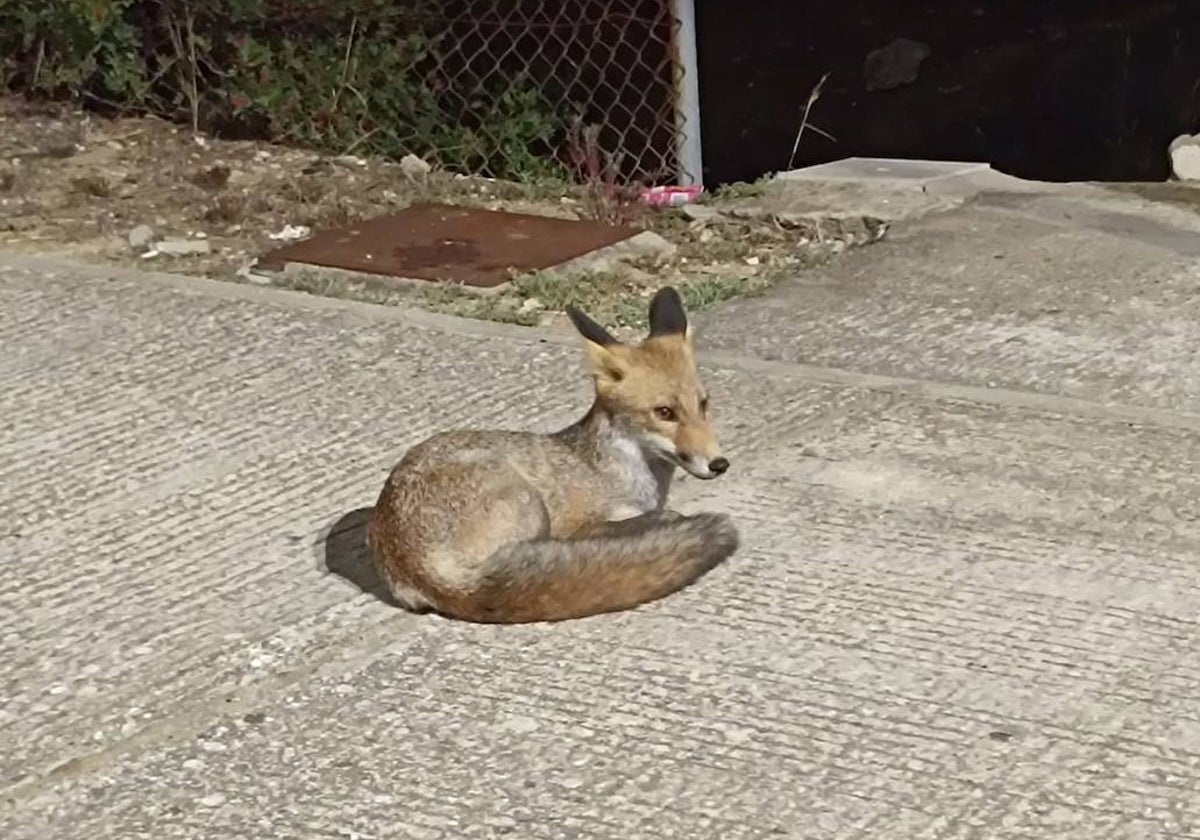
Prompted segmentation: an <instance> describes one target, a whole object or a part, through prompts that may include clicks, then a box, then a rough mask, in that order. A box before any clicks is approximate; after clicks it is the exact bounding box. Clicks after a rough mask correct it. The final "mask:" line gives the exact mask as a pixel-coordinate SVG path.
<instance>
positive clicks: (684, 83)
mask: <svg viewBox="0 0 1200 840" xmlns="http://www.w3.org/2000/svg"><path fill="white" fill-rule="evenodd" d="M671 15H672V17H673V18H674V19H675V20H674V21H673V26H672V31H673V32H674V33H675V39H674V41H675V43H674V49H673V50H672V51H671V52H672V59H673V62H672V63H673V64H674V67H675V156H676V159H677V160H678V161H679V173H678V177H679V184H680V186H685V187H687V186H692V185H696V186H699V185H701V184H703V183H704V156H703V150H702V148H701V143H700V68H699V64H700V63H699V61H698V59H697V56H696V2H695V0H671Z"/></svg>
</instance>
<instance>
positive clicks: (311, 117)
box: [0, 0, 566, 180]
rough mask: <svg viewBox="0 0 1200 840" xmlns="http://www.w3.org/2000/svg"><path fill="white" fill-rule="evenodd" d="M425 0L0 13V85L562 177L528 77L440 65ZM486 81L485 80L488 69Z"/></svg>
mask: <svg viewBox="0 0 1200 840" xmlns="http://www.w3.org/2000/svg"><path fill="white" fill-rule="evenodd" d="M440 6H441V4H440V3H439V2H438V0H409V2H397V1H396V0H204V1H203V2H201V0H108V2H104V1H103V0H42V3H41V4H40V5H38V4H35V3H31V2H30V1H29V0H0V56H4V58H0V83H3V84H4V86H5V87H6V88H7V89H9V90H11V91H17V92H23V93H26V94H31V95H38V96H54V97H71V98H76V99H80V100H83V101H85V102H88V103H91V104H93V105H102V106H107V107H109V108H110V109H115V110H121V111H130V112H150V113H156V114H160V115H162V116H166V117H169V118H171V119H177V120H185V121H189V122H191V123H193V124H194V125H195V126H196V127H197V128H205V129H208V130H213V131H216V132H218V133H224V134H235V135H240V136H260V137H266V138H270V139H276V140H283V141H289V142H293V143H298V144H303V145H308V146H312V147H314V148H318V149H322V150H327V151H332V152H337V153H344V152H350V151H354V152H357V153H373V154H382V155H387V156H393V157H398V156H401V155H404V154H408V153H412V154H417V155H420V156H422V157H425V158H428V159H431V160H434V161H436V162H438V163H440V164H441V165H442V166H445V167H446V168H449V169H455V170H459V171H469V172H478V173H482V174H485V175H491V176H494V177H505V178H516V179H519V180H529V179H538V178H544V177H556V176H561V175H562V171H561V168H560V167H559V166H558V164H557V163H555V162H554V161H553V159H552V154H551V153H552V151H553V149H554V148H555V145H556V143H557V142H558V141H559V140H561V138H562V136H563V133H564V131H565V127H566V124H565V121H564V119H563V118H562V116H561V115H559V114H557V113H556V112H555V110H554V109H553V108H552V107H551V106H550V105H549V104H548V103H547V101H546V99H545V97H544V96H543V95H542V93H541V91H540V89H539V87H538V86H537V85H535V84H533V83H532V82H531V81H530V80H528V79H516V80H502V79H500V78H498V77H497V76H490V77H480V76H479V75H477V74H475V73H474V72H473V71H472V69H471V67H470V64H469V63H468V62H464V61H459V62H458V64H457V65H455V63H454V60H453V55H454V53H453V50H451V49H449V48H450V47H451V46H452V45H451V44H450V43H448V40H447V34H448V31H449V30H448V29H447V26H446V22H445V21H444V20H442V19H441V18H440V16H439V12H438V9H439V8H440ZM490 69H493V68H489V70H490Z"/></svg>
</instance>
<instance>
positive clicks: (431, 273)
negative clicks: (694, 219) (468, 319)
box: [258, 204, 638, 288]
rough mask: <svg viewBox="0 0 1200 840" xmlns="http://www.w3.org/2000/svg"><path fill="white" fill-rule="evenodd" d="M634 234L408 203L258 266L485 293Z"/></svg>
mask: <svg viewBox="0 0 1200 840" xmlns="http://www.w3.org/2000/svg"><path fill="white" fill-rule="evenodd" d="M637 232H638V231H636V230H634V229H632V228H626V227H614V226H613V225H606V224H601V223H599V222H587V221H572V220H568V219H549V218H546V217H544V216H530V215H525V214H522V213H503V212H499V211H495V210H475V209H472V208H468V207H454V206H451V205H447V204H414V205H413V206H411V207H409V208H407V209H405V210H402V211H400V212H399V213H393V214H390V215H387V216H380V217H378V218H375V219H369V220H367V221H364V222H358V223H355V224H352V225H347V226H346V227H341V228H332V229H330V230H324V231H317V232H316V233H315V234H313V236H312V237H311V238H309V239H306V240H304V241H303V242H295V243H292V244H291V245H285V246H283V247H282V248H277V249H275V250H274V251H270V252H268V253H267V254H265V255H263V257H262V258H261V259H259V261H258V267H259V268H262V269H267V270H275V271H278V270H282V269H283V267H284V265H285V264H287V263H304V264H307V265H317V266H324V267H327V268H340V269H345V270H347V271H355V272H366V273H369V274H380V275H385V276H391V277H403V278H405V279H414V280H437V281H443V282H448V283H463V284H465V285H468V286H477V287H480V288H491V287H494V286H499V285H501V284H502V283H506V282H508V280H509V279H511V274H512V273H513V272H516V273H518V274H521V273H526V272H530V271H540V270H542V269H545V268H550V267H552V266H556V265H559V264H561V263H564V262H566V261H568V260H572V259H574V258H576V257H581V256H583V255H584V254H587V253H590V252H591V251H595V250H596V249H598V248H603V247H605V246H608V245H615V244H616V243H618V242H620V241H622V240H624V239H628V238H629V237H630V236H633V235H634V234H636V233H637Z"/></svg>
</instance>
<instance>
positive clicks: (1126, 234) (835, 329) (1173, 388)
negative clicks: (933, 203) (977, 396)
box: [698, 188, 1200, 412]
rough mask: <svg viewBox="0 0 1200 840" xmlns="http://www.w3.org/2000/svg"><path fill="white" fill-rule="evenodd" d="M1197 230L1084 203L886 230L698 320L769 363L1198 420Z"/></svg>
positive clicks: (1048, 202)
mask: <svg viewBox="0 0 1200 840" xmlns="http://www.w3.org/2000/svg"><path fill="white" fill-rule="evenodd" d="M1198 290H1200V216H1198V215H1197V214H1195V213H1193V212H1191V211H1187V210H1181V209H1178V208H1173V207H1170V206H1168V205H1164V204H1156V203H1153V202H1148V201H1142V200H1140V199H1136V198H1131V197H1127V196H1123V195H1115V194H1106V193H1104V192H1103V191H1098V190H1094V189H1089V190H1087V191H1086V192H1076V191H1075V190H1074V188H1068V189H1064V190H1063V191H1062V192H1060V193H1057V194H1021V193H988V194H983V195H980V196H978V197H976V198H975V199H973V200H972V201H970V202H968V204H966V205H965V206H963V207H961V208H958V209H955V210H952V211H948V212H942V213H937V214H933V215H928V216H924V217H922V218H919V219H914V220H909V221H904V222H897V223H896V224H895V225H893V226H892V228H891V229H890V230H889V232H888V235H887V237H886V238H885V239H884V240H883V241H881V242H879V243H878V244H876V245H872V246H871V247H869V248H863V249H857V250H855V251H853V252H851V253H848V254H847V255H846V256H844V257H843V258H841V259H838V260H836V261H834V262H832V263H829V264H828V265H827V266H824V267H821V268H818V269H814V270H809V271H805V272H802V273H800V274H799V275H798V276H797V277H795V278H793V279H789V280H788V281H786V282H784V283H782V284H781V285H780V286H779V287H777V289H776V290H775V291H774V293H773V294H772V295H770V296H769V297H767V298H761V299H753V300H743V301H737V302H731V303H729V304H725V305H722V306H720V307H716V308H715V309H713V310H711V311H709V312H706V313H705V314H704V315H703V316H702V317H700V318H699V319H698V321H699V323H700V324H701V325H702V327H703V329H704V332H705V335H706V336H707V339H708V342H709V346H711V347H720V348H724V349H728V350H730V351H735V352H743V353H750V354H753V355H756V356H760V357H763V358H767V359H776V360H784V361H791V362H803V363H806V364H813V365H824V366H829V367H834V368H845V369H850V370H856V371H861V372H871V373H878V374H883V375H891V376H904V377H913V378H916V379H927V380H936V381H943V382H957V383H969V384H972V385H977V386H982V387H1005V388H1013V389H1021V390H1027V391H1032V392H1038V393H1048V394H1059V395H1065V396H1071V397H1078V398H1082V399H1088V400H1096V401H1100V402H1116V403H1125V404H1130V405H1141V406H1158V407H1162V408H1170V409H1176V410H1180V411H1193V412H1194V411H1196V410H1197V395H1198V394H1200V293H1198Z"/></svg>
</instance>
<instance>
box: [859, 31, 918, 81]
mask: <svg viewBox="0 0 1200 840" xmlns="http://www.w3.org/2000/svg"><path fill="white" fill-rule="evenodd" d="M931 52H932V51H931V50H930V49H929V45H928V44H925V43H922V42H921V41H914V40H912V39H910V38H897V39H896V40H894V41H892V42H891V43H890V44H888V45H887V46H885V47H880V48H879V49H877V50H871V51H870V52H869V53H867V57H866V59H864V60H863V80H864V81H865V82H866V85H867V90H892V89H894V88H898V87H904V86H905V85H911V84H912V83H913V82H915V81H916V80H917V73H918V71H919V70H920V68H921V62H923V61H924V60H925V59H927V58H929V56H930V54H931Z"/></svg>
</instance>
